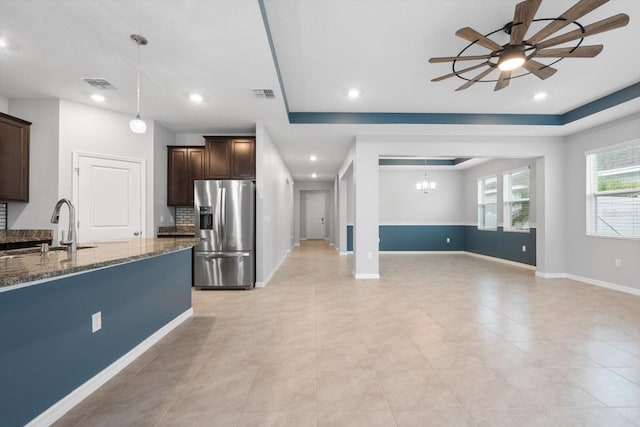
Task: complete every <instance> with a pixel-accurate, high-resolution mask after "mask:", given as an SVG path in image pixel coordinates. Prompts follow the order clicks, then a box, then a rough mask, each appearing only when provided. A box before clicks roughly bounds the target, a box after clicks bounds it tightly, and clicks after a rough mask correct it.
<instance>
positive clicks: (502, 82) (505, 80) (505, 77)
mask: <svg viewBox="0 0 640 427" xmlns="http://www.w3.org/2000/svg"><path fill="white" fill-rule="evenodd" d="M510 81H511V70H509V71H502V72H501V73H500V78H498V83H496V87H494V88H493V91H494V92H495V91H497V90H500V89H504V88H505V87H507V86H509V82H510Z"/></svg>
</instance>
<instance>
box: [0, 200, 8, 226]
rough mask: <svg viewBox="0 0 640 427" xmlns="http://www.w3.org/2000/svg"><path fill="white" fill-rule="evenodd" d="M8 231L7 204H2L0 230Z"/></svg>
mask: <svg viewBox="0 0 640 427" xmlns="http://www.w3.org/2000/svg"><path fill="white" fill-rule="evenodd" d="M6 229H7V204H6V203H0V230H6Z"/></svg>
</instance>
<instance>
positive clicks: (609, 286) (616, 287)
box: [536, 273, 640, 296]
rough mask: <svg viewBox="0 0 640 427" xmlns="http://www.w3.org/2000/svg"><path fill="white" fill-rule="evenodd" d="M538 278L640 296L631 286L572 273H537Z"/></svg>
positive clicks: (638, 291)
mask: <svg viewBox="0 0 640 427" xmlns="http://www.w3.org/2000/svg"><path fill="white" fill-rule="evenodd" d="M536 276H539V277H542V278H544V279H569V280H575V281H576V282H581V283H585V284H587V285H593V286H599V287H601V288H607V289H611V290H614V291H619V292H624V293H626V294H631V295H635V296H640V289H636V288H631V287H629V286H622V285H618V284H615V283H611V282H605V281H604V280H598V279H592V278H590V277H582V276H577V275H575V274H570V273H536Z"/></svg>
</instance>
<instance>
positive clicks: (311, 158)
mask: <svg viewBox="0 0 640 427" xmlns="http://www.w3.org/2000/svg"><path fill="white" fill-rule="evenodd" d="M309 160H311V161H312V162H315V161H316V160H318V158H317V157H316V155H315V154H312V155H311V156H309Z"/></svg>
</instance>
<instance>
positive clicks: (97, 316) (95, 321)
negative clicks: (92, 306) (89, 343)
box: [91, 311, 102, 333]
mask: <svg viewBox="0 0 640 427" xmlns="http://www.w3.org/2000/svg"><path fill="white" fill-rule="evenodd" d="M100 329H102V312H101V311H99V312H97V313H93V314H92V315H91V332H92V333H96V332H98V331H99V330H100Z"/></svg>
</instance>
